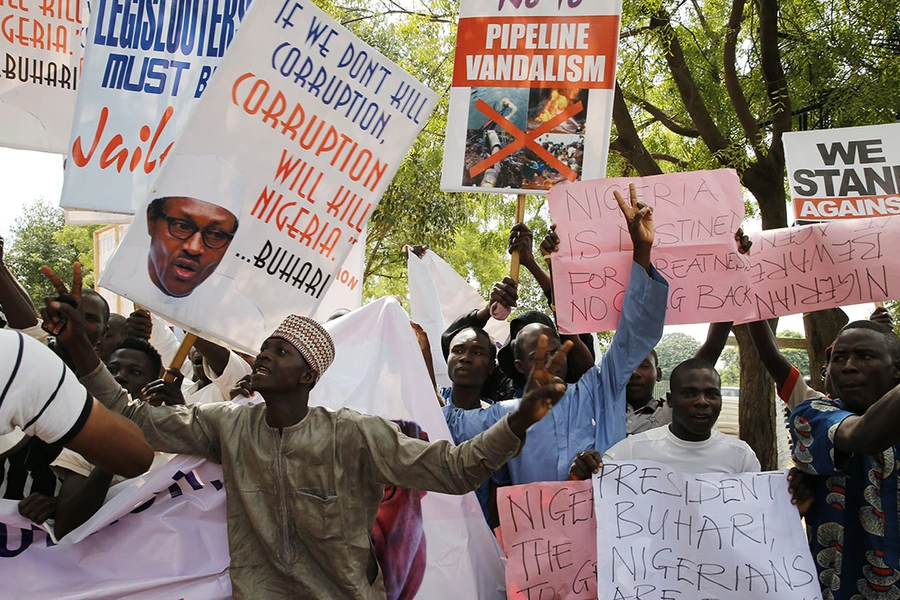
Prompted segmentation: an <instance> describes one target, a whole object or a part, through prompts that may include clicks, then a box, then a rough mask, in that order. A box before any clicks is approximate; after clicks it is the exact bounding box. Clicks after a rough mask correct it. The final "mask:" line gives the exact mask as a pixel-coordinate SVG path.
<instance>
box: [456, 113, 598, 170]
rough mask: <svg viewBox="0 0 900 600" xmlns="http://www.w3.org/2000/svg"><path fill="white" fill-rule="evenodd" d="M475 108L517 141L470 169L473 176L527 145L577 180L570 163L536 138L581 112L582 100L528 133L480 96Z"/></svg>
mask: <svg viewBox="0 0 900 600" xmlns="http://www.w3.org/2000/svg"><path fill="white" fill-rule="evenodd" d="M475 108H477V109H478V110H480V111H481V112H483V113H484V114H485V115H486V116H488V117H489V118H490V119H491V120H492V121H494V122H495V123H497V125H499V126H500V127H501V128H503V130H504V131H506V132H508V133H510V134H511V135H512V136H513V137H514V138H515V141H514V142H513V143H511V144H510V145H508V146H506V147H505V148H501V149H500V150H498V151H497V152H495V153H494V154H491V155H490V156H489V157H487V158H486V159H484V160H483V161H481V162H480V163H478V164H477V165H475V166H474V167H472V168H471V169H469V175H470V176H471V177H475V176H476V175H478V174H479V173H482V172H484V171H486V170H487V169H488V168H489V167H491V166H492V165H494V164H496V163H498V162H500V161H501V160H503V159H504V158H506V157H507V156H509V155H510V154H512V153H513V152H515V151H517V150H519V149H521V148H523V147H525V146H528V147H529V148H531V150H532V151H533V152H534V153H535V154H537V155H538V156H539V157H541V158H543V159H544V160H545V161H546V162H547V164H548V165H550V166H551V167H553V168H554V169H556V170H557V171H559V174H560V175H562V176H563V177H565V178H566V179H568V180H569V181H575V178H576V177H578V174H577V173H575V171H573V170H572V169H570V168H569V167H568V165H566V164H565V163H564V162H562V161H561V160H559V159H558V158H556V157H555V156H553V154H551V153H550V152H548V151H547V150H546V149H544V147H543V146H541V145H540V144H538V143H537V141H536V140H537V138H539V137H541V136H542V135H543V134H544V133H546V132H548V131H550V130H551V129H553V128H554V127H556V126H557V125H559V124H560V123H563V122H565V120H566V119H568V118H569V117H571V116H574V115H577V114H578V113H580V112H581V108H582V107H581V102H576V103H575V104H572V105H570V106H569V107H568V108H566V110H564V111H562V112H561V113H559V114H558V115H556V116H555V117H553V118H552V119H550V120H549V121H546V122H544V123H543V124H541V126H540V127H538V128H536V129H532V130H531V131H529V132H528V133H525V132H524V131H522V130H521V129H519V128H518V127H516V126H515V125H513V124H512V122H511V121H510V120H509V119H507V118H506V117H504V116H503V115H501V114H500V113H499V112H497V111H496V110H494V108H493V107H492V106H491V105H490V104H488V103H487V102H485V101H484V100H482V99H480V98H479V99H478V100H477V101H476V102H475Z"/></svg>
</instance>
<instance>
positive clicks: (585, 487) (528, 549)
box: [497, 481, 597, 600]
mask: <svg viewBox="0 0 900 600" xmlns="http://www.w3.org/2000/svg"><path fill="white" fill-rule="evenodd" d="M497 512H498V514H499V516H500V531H501V539H502V545H503V550H504V552H506V556H507V560H506V593H507V596H506V597H507V598H509V599H510V600H542V599H544V600H594V599H596V598H597V552H596V548H597V520H596V519H595V517H594V494H593V490H592V488H591V482H590V481H558V482H557V481H552V482H551V481H548V482H538V483H530V484H528V485H516V486H509V487H502V488H499V489H498V490H497Z"/></svg>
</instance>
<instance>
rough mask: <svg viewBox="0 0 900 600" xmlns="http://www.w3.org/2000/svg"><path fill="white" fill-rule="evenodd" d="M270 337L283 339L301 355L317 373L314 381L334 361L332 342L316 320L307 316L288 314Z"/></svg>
mask: <svg viewBox="0 0 900 600" xmlns="http://www.w3.org/2000/svg"><path fill="white" fill-rule="evenodd" d="M270 337H277V338H281V339H283V340H285V341H286V342H288V343H289V344H290V345H292V346H293V347H294V348H296V349H297V351H298V352H300V354H301V355H302V356H303V358H304V359H305V360H306V362H307V364H308V365H309V367H310V368H311V369H313V370H314V371H316V373H318V376H317V377H316V381H318V380H319V378H321V377H322V374H323V373H325V370H326V369H327V368H328V367H330V366H331V363H332V362H333V361H334V342H332V341H331V336H330V335H329V334H328V332H327V331H325V328H324V327H322V326H321V325H320V324H319V323H318V321H315V320H314V319H310V318H309V317H299V316H297V315H288V317H287V318H286V319H285V320H284V322H282V323H281V325H279V326H278V329H276V330H275V332H274V333H272V335H271V336H270Z"/></svg>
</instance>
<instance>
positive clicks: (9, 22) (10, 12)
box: [0, 0, 89, 154]
mask: <svg viewBox="0 0 900 600" xmlns="http://www.w3.org/2000/svg"><path fill="white" fill-rule="evenodd" d="M88 10H89V8H88V5H87V4H86V3H84V4H83V3H82V2H81V1H80V0H58V1H56V2H47V1H45V0H42V1H40V2H39V1H37V0H11V1H7V2H2V3H0V123H3V127H2V128H0V146H9V147H10V148H21V149H23V150H37V151H39V152H56V153H58V154H67V153H68V147H69V132H70V131H71V130H72V117H73V115H74V113H75V94H76V92H77V91H78V90H79V89H81V73H82V71H81V57H82V53H83V51H84V44H83V39H82V29H83V28H84V26H85V25H86V24H87V20H88V19H87V17H88Z"/></svg>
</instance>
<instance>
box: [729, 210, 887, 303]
mask: <svg viewBox="0 0 900 600" xmlns="http://www.w3.org/2000/svg"><path fill="white" fill-rule="evenodd" d="M752 239H753V250H752V252H751V255H750V264H749V270H748V275H749V278H750V292H749V294H748V295H747V297H746V300H749V302H750V303H751V304H752V305H753V307H754V311H755V312H756V315H757V316H756V317H754V319H752V320H757V319H771V318H773V317H780V316H784V315H793V314H798V313H805V312H813V311H816V310H823V309H826V308H834V307H838V306H847V305H851V304H862V303H864V302H879V301H883V300H891V299H893V298H897V297H898V296H900V285H898V275H900V255H898V254H897V252H895V251H892V250H891V248H892V247H893V245H892V242H891V241H890V240H896V239H900V217H878V218H871V219H853V220H847V221H833V222H829V223H817V224H813V225H804V226H802V227H788V228H786V229H770V230H767V231H762V232H760V233H757V234H754V235H753V236H752Z"/></svg>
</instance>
